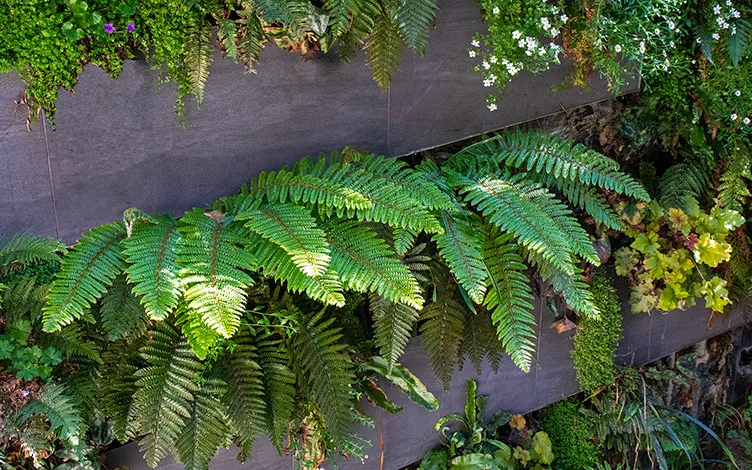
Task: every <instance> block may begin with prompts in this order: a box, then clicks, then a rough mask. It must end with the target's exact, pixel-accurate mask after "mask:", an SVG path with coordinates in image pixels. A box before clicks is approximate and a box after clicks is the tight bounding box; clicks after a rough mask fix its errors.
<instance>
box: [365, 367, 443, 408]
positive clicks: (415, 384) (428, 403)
mask: <svg viewBox="0 0 752 470" xmlns="http://www.w3.org/2000/svg"><path fill="white" fill-rule="evenodd" d="M363 368H364V369H366V370H370V371H372V372H376V373H378V374H381V375H382V376H384V377H385V378H386V379H387V380H389V381H391V382H392V383H393V384H394V385H396V386H397V387H398V388H399V389H400V390H402V391H403V392H405V393H406V394H407V396H408V397H409V398H410V400H412V401H413V402H415V403H417V404H418V405H420V406H422V407H423V408H425V409H427V410H429V411H436V410H438V409H439V400H437V399H436V397H435V396H434V395H433V393H431V392H429V391H428V389H426V386H425V385H423V382H421V381H420V379H419V378H418V377H416V376H415V374H413V373H412V372H410V371H409V370H408V369H407V368H406V367H405V366H403V365H401V364H398V363H396V364H394V365H393V366H392V368H391V371H390V370H389V364H388V363H387V360H386V359H384V358H383V357H381V356H373V357H372V358H371V362H370V363H367V364H364V365H363Z"/></svg>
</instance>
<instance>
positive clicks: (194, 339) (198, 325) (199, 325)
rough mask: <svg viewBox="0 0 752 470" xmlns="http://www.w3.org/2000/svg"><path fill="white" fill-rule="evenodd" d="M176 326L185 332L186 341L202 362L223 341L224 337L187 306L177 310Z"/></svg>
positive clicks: (181, 305) (183, 305)
mask: <svg viewBox="0 0 752 470" xmlns="http://www.w3.org/2000/svg"><path fill="white" fill-rule="evenodd" d="M175 326H177V327H179V328H180V330H181V331H182V332H183V336H184V337H185V340H186V341H188V344H190V345H191V349H193V352H194V353H195V354H196V356H197V357H198V358H199V359H201V360H202V361H203V360H204V359H206V358H207V356H208V355H209V352H210V351H211V350H212V348H214V347H215V346H217V344H219V343H220V342H221V341H222V339H223V338H222V335H220V334H219V333H217V332H216V331H215V330H213V329H212V328H210V327H209V326H208V325H207V324H206V323H204V321H203V320H202V318H201V317H200V316H197V315H195V314H194V312H193V311H192V310H191V309H190V308H189V307H188V306H187V305H185V304H180V305H179V306H178V308H177V309H176V310H175Z"/></svg>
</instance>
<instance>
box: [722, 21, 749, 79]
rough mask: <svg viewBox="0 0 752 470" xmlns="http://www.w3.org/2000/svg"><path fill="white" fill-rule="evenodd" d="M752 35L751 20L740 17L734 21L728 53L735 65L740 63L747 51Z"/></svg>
mask: <svg viewBox="0 0 752 470" xmlns="http://www.w3.org/2000/svg"><path fill="white" fill-rule="evenodd" d="M750 35H752V24H750V22H749V21H747V20H745V19H742V18H739V19H737V20H736V21H734V30H733V31H732V32H731V33H730V34H729V38H728V45H727V49H728V54H729V57H730V58H731V63H732V64H733V65H734V67H737V66H738V65H739V62H740V61H741V59H742V57H743V56H744V53H745V51H746V50H747V49H748V47H749V37H750Z"/></svg>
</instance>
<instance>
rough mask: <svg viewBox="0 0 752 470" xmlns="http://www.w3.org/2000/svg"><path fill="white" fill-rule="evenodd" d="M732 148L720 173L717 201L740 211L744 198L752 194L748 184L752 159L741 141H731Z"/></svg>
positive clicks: (751, 171)
mask: <svg viewBox="0 0 752 470" xmlns="http://www.w3.org/2000/svg"><path fill="white" fill-rule="evenodd" d="M732 147H733V148H734V150H733V151H732V153H731V155H730V156H729V158H728V159H727V163H728V165H727V168H726V171H724V172H723V174H721V182H720V185H719V186H718V201H719V202H720V203H721V205H722V206H724V207H727V208H729V209H733V210H735V211H738V212H742V209H743V207H744V203H745V201H746V198H748V197H749V196H750V195H752V194H751V193H750V191H749V187H748V185H749V184H750V183H751V182H752V170H751V167H752V161H750V156H749V151H748V149H747V147H746V146H745V145H743V144H741V142H732Z"/></svg>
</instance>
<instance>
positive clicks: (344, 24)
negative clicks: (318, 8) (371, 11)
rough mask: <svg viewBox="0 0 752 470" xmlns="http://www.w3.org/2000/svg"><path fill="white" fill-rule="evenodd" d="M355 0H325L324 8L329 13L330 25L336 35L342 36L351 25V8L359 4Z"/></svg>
mask: <svg viewBox="0 0 752 470" xmlns="http://www.w3.org/2000/svg"><path fill="white" fill-rule="evenodd" d="M358 3H359V2H358V1H353V0H324V8H325V9H326V11H327V12H328V13H329V15H328V16H329V27H330V28H332V35H333V36H334V37H339V36H341V35H342V34H343V33H344V32H345V31H346V30H347V28H348V27H349V26H350V17H351V9H352V8H353V7H354V6H357V5H358Z"/></svg>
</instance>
